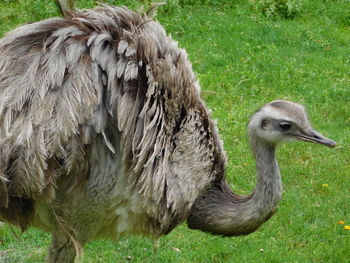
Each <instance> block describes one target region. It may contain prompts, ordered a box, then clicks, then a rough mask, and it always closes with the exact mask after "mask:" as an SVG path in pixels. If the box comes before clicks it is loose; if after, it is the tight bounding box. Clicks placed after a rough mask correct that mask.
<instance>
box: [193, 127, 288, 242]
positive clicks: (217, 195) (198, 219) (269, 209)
mask: <svg viewBox="0 0 350 263" xmlns="http://www.w3.org/2000/svg"><path fill="white" fill-rule="evenodd" d="M249 137H250V144H251V147H252V150H253V153H254V157H255V160H256V169H257V185H256V187H255V189H254V191H253V192H252V193H251V194H250V195H247V196H239V195H236V194H234V193H233V192H232V191H231V190H230V189H229V188H228V186H227V184H226V182H225V181H220V182H217V183H215V184H214V185H213V186H212V187H210V188H209V189H208V190H207V191H206V192H204V194H203V195H202V196H201V197H200V198H198V199H197V200H196V202H195V204H194V205H193V207H192V209H191V211H190V215H189V218H188V225H189V227H190V228H194V229H200V230H202V231H205V232H210V233H213V234H218V235H226V236H233V235H244V234H249V233H251V232H254V231H255V230H256V229H257V228H258V227H259V226H260V225H261V224H262V223H264V222H265V221H267V220H268V219H269V218H270V217H271V216H272V215H273V213H274V212H275V210H276V207H277V204H278V202H279V201H280V199H281V196H282V182H281V176H280V172H279V167H278V164H277V161H276V159H275V149H276V145H275V144H273V143H268V142H266V141H264V140H262V139H259V138H258V137H257V136H256V134H254V132H252V133H250V136H249Z"/></svg>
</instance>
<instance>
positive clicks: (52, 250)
mask: <svg viewBox="0 0 350 263" xmlns="http://www.w3.org/2000/svg"><path fill="white" fill-rule="evenodd" d="M77 249H78V248H77V247H76V246H74V243H73V241H72V238H70V237H69V236H67V235H63V234H59V233H53V234H52V237H51V244H50V247H49V253H48V258H47V262H48V263H74V259H75V257H76V254H77Z"/></svg>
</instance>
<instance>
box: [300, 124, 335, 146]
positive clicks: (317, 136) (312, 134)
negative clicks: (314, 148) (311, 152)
mask: <svg viewBox="0 0 350 263" xmlns="http://www.w3.org/2000/svg"><path fill="white" fill-rule="evenodd" d="M294 136H295V137H296V138H297V139H298V140H301V141H307V142H313V143H318V144H322V145H325V146H328V147H331V148H334V147H335V146H336V145H337V143H336V142H335V141H333V140H331V139H329V138H327V137H325V136H323V135H322V134H321V133H319V132H318V131H315V130H312V129H309V130H303V131H302V132H300V133H299V132H298V133H297V134H294Z"/></svg>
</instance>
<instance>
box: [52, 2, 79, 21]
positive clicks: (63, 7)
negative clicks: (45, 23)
mask: <svg viewBox="0 0 350 263" xmlns="http://www.w3.org/2000/svg"><path fill="white" fill-rule="evenodd" d="M74 3H75V0H56V4H57V6H58V8H59V9H60V11H61V13H62V15H63V16H64V17H65V18H71V17H73V12H74Z"/></svg>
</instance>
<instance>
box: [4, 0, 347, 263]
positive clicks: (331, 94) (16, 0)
mask: <svg viewBox="0 0 350 263" xmlns="http://www.w3.org/2000/svg"><path fill="white" fill-rule="evenodd" d="M94 2H95V1H92V0H87V1H83V0H81V1H78V6H79V7H89V8H90V7H92V6H94ZM107 2H108V3H110V4H114V5H121V4H125V5H128V6H130V7H131V8H133V9H137V8H138V7H139V5H140V4H147V3H148V2H147V1H141V3H138V1H136V0H135V1H133V0H127V1H126V2H125V1H124V2H123V1H121V0H120V1H112V0H110V1H107ZM302 2H303V6H302V8H301V10H300V12H299V13H298V14H297V15H296V16H295V17H294V18H293V19H285V18H282V17H278V16H277V17H272V18H267V17H265V16H263V15H261V14H260V13H257V12H256V11H254V9H253V8H252V7H251V6H250V5H249V2H248V1H243V0H235V1H232V0H226V1H225V0H215V1H207V0H197V1H196V0H182V1H181V0H170V1H169V4H168V5H167V6H163V7H161V8H160V10H159V11H158V16H157V19H158V20H159V21H160V22H161V23H162V24H163V25H164V27H165V28H166V30H167V32H168V34H170V35H171V36H172V37H173V38H174V39H176V40H177V41H178V42H179V43H180V46H181V47H183V48H185V49H186V50H187V52H188V54H189V57H190V59H191V61H192V63H193V68H194V71H195V72H196V74H197V76H198V78H199V80H200V83H201V88H202V98H203V99H204V100H205V102H206V103H207V105H208V107H209V108H211V109H212V110H213V114H212V117H213V118H214V119H216V120H218V125H219V131H220V134H221V138H222V139H223V140H224V146H225V150H226V152H227V154H228V167H227V172H228V180H229V182H230V185H231V187H232V188H233V189H234V191H235V192H237V193H239V194H247V193H249V192H251V191H252V190H253V188H254V185H255V166H254V160H253V156H252V154H251V153H250V150H249V147H248V141H247V137H246V125H247V122H248V119H249V116H250V115H251V114H252V113H253V112H254V111H255V110H256V109H257V108H259V107H260V106H262V105H263V104H265V103H267V102H269V101H271V100H274V99H288V100H292V101H296V102H300V103H303V104H304V105H305V106H306V108H307V109H308V112H309V116H310V119H311V122H312V123H313V125H314V127H315V128H316V129H317V130H319V131H321V132H322V133H323V134H324V135H326V136H328V137H331V138H332V139H334V140H336V141H337V142H338V143H339V145H338V147H337V148H335V149H329V148H326V147H322V146H319V145H314V144H305V143H296V144H288V145H281V147H280V148H279V150H278V159H279V164H280V168H281V172H282V177H283V183H284V195H283V200H282V202H281V203H280V205H279V210H278V212H277V213H276V214H275V215H274V216H273V217H272V218H271V220H269V221H268V222H267V223H266V224H264V225H263V226H262V227H261V228H260V229H258V231H257V232H255V233H253V234H251V235H249V236H244V237H235V238H221V237H214V236H210V235H208V234H204V233H201V232H199V231H191V230H189V229H187V227H186V225H185V224H184V225H182V226H179V227H178V228H176V229H175V230H174V231H173V232H171V233H170V234H169V235H168V236H165V237H162V238H161V239H160V240H158V241H152V240H149V239H147V238H143V237H123V238H121V240H120V241H119V242H117V243H112V242H109V241H96V242H92V243H90V244H89V245H88V246H87V247H86V248H85V253H84V259H83V262H84V263H94V262H101V263H102V262H103V263H112V262H113V263H114V262H148V263H156V262H159V263H161V262H162V263H163V262H176V263H178V262H183V263H188V262H208V263H211V262H218V263H219V262H220V263H221V262H238V263H241V262H242V263H250V262H254V263H256V262H276V263H277V262H283V263H287V262H288V263H289V262H298V263H304V262H305V263H309V262H317V263H320V262H325V263H328V262H334V263H342V262H350V230H345V229H344V226H345V225H350V2H349V1H347V0H343V1H342V0H333V1H332V0H304V1H302ZM57 15H58V12H57V9H56V7H55V5H54V4H53V0H1V1H0V35H2V34H4V33H5V32H6V31H9V30H10V29H13V28H15V27H16V26H18V25H20V24H21V23H25V22H32V21H37V20H41V19H43V18H47V17H52V16H57ZM340 220H343V221H345V224H344V225H340V224H338V222H339V221H340ZM13 232H15V233H16V235H18V236H19V237H16V235H14V234H13ZM48 243H49V235H48V234H46V233H43V232H41V231H39V230H35V229H30V230H29V231H27V232H25V233H24V234H20V233H19V231H18V230H16V229H11V228H10V226H8V225H5V226H3V227H0V263H5V262H6V263H20V262H21V263H40V262H41V263H42V262H45V256H46V248H47V245H48Z"/></svg>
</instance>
